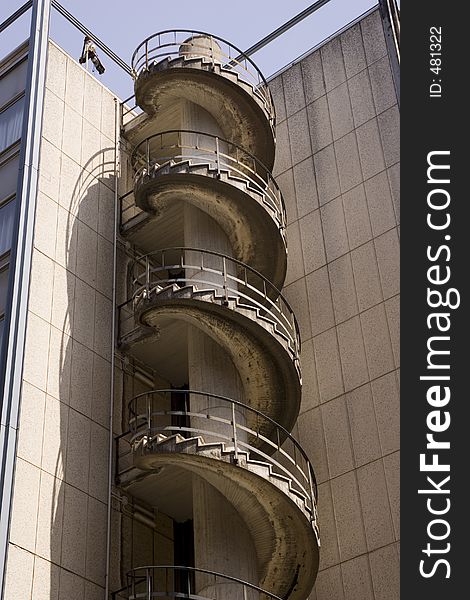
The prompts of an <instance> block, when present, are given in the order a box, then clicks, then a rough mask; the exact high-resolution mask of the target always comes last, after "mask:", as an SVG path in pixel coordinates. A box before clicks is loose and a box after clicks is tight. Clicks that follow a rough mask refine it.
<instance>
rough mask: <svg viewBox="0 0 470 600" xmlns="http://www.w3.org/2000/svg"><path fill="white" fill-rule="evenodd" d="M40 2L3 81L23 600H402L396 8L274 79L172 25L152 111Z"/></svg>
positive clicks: (7, 593)
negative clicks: (91, 68)
mask: <svg viewBox="0 0 470 600" xmlns="http://www.w3.org/2000/svg"><path fill="white" fill-rule="evenodd" d="M37 4H39V5H40V4H41V3H37ZM35 10H36V12H35V13H34V15H33V19H34V18H35V19H36V24H37V27H36V33H37V39H35V38H34V37H32V38H31V40H30V45H29V47H28V45H27V44H26V45H23V46H22V47H20V48H19V49H17V50H16V51H15V52H13V53H12V54H11V55H9V56H8V57H7V58H6V59H4V60H3V61H2V63H1V64H0V78H1V79H0V90H1V92H0V94H2V93H4V94H5V98H4V97H3V96H2V95H0V123H2V121H3V122H4V123H6V126H5V127H3V126H2V129H1V132H2V136H1V140H0V142H1V143H2V146H0V169H1V171H0V174H1V176H2V192H1V197H0V231H1V250H0V253H1V256H0V260H1V261H2V262H1V263H0V277H1V278H2V279H1V284H2V288H1V294H2V298H4V299H5V301H4V302H2V303H1V305H0V319H2V321H0V323H5V327H4V331H5V335H4V336H3V342H2V344H3V346H2V361H3V362H2V369H3V373H2V374H4V375H5V377H4V380H5V384H4V388H3V405H2V443H3V444H4V446H3V449H2V452H3V457H4V458H3V461H4V464H5V465H7V466H8V465H10V467H9V469H8V470H6V471H5V473H6V474H7V475H8V473H9V481H8V477H7V476H4V477H3V483H2V485H3V489H2V494H3V495H2V498H3V502H2V535H3V538H2V539H4V540H5V552H4V558H5V560H4V561H3V562H4V587H3V598H5V599H8V600H12V599H13V598H15V599H17V598H21V599H23V598H24V599H25V600H26V599H33V600H43V599H44V600H52V599H60V600H62V599H65V598H67V599H68V600H70V599H72V598H77V600H78V599H80V600H82V599H86V600H95V599H98V598H100V599H101V598H104V597H106V598H108V597H109V598H114V599H116V600H117V599H118V598H128V599H130V598H147V599H150V598H153V597H158V596H160V597H161V596H162V595H163V597H170V596H172V595H173V596H174V594H175V593H179V594H181V595H182V597H195V596H196V595H197V596H198V597H206V598H220V599H222V598H224V599H234V600H238V599H242V598H243V599H246V598H250V599H251V598H278V599H279V598H291V599H293V600H294V599H298V600H305V599H307V598H310V599H311V600H313V599H316V600H326V599H328V600H331V599H334V600H350V599H355V600H357V599H361V600H362V599H364V600H369V599H371V600H372V599H374V600H396V599H397V598H398V597H399V588H398V564H399V552H398V541H399V463H398V456H399V438H398V434H399V403H398V368H399V345H398V319H399V305H398V301H399V295H398V294H399V276H398V241H399V188H398V179H399V171H398V169H399V144H398V138H397V135H398V131H399V128H398V104H397V92H396V87H395V85H394V78H393V76H392V68H391V61H392V64H393V56H391V55H390V50H389V49H388V48H387V43H386V36H385V35H384V26H383V21H382V19H381V16H380V13H379V11H378V10H374V11H371V12H370V13H368V14H367V15H365V16H363V17H362V18H361V19H360V20H359V21H358V22H356V23H354V24H352V25H350V26H348V27H347V28H346V29H345V30H344V31H341V32H339V33H338V34H337V35H335V36H333V37H332V38H331V39H329V40H327V41H326V42H325V43H324V44H323V45H322V46H321V47H319V48H316V49H314V50H313V51H311V52H310V53H308V54H307V55H305V56H304V57H302V58H301V59H300V60H299V61H296V62H295V63H294V64H293V65H291V66H289V67H288V68H286V69H284V70H283V71H282V72H281V73H279V74H277V75H276V76H275V77H273V78H271V80H270V81H269V82H266V81H265V80H264V77H263V75H262V74H261V73H260V72H259V70H258V69H257V67H256V65H255V64H254V63H253V62H252V61H251V60H250V59H248V58H247V57H244V56H242V53H240V51H239V50H238V49H237V48H235V47H233V46H232V45H231V44H229V43H227V42H225V41H224V40H221V39H219V38H217V37H215V36H211V35H208V34H199V33H197V34H194V33H193V32H187V31H177V32H171V34H157V35H156V36H153V37H152V38H151V39H149V40H145V41H144V42H143V43H142V44H141V45H140V46H139V47H138V48H137V50H136V53H135V54H134V57H133V59H132V65H131V66H132V69H133V75H134V78H135V102H134V104H135V105H131V104H130V103H129V102H128V103H123V102H122V99H120V98H117V97H116V96H115V95H114V94H113V93H112V92H110V91H109V90H108V89H107V88H106V87H105V86H103V85H102V84H101V83H100V81H99V80H98V79H96V78H95V77H94V76H93V75H92V74H90V73H89V72H87V71H86V70H85V69H84V68H83V67H81V66H80V65H79V64H78V63H77V62H76V61H75V60H74V59H73V58H71V57H70V56H68V55H67V54H66V53H65V52H64V51H63V50H62V49H60V48H59V47H58V46H57V45H55V44H54V43H53V42H52V41H51V40H49V39H48V36H47V35H45V36H44V35H43V34H44V32H45V31H46V29H45V25H44V24H45V23H46V21H47V19H48V15H47V14H46V13H43V14H41V11H40V10H39V9H38V6H36V8H35ZM36 42H37V44H36ZM35 44H36V45H35ZM41 44H42V46H43V50H44V49H47V52H46V51H43V52H42V53H41V52H39V53H38V52H37V47H38V45H39V46H40V45H41ZM28 53H29V55H30V57H31V55H33V56H35V57H36V61H37V64H36V63H35V61H34V60H33V59H31V58H30V60H29V70H28V71H27V70H26V69H27V65H28V61H27V58H28ZM38 54H39V55H41V54H42V61H43V65H42V67H41V60H40V59H38V58H37V56H38ZM35 67H36V68H35ZM34 77H36V80H37V88H38V89H39V90H41V89H42V96H43V97H42V96H41V94H39V96H38V97H37V98H36V99H35V98H34V97H33V96H32V94H31V91H30V90H29V91H28V85H30V84H28V83H27V81H28V80H29V82H31V81H32V80H33V78H34ZM28 78H29V79H28ZM41 82H42V83H41ZM38 101H39V103H40V105H41V107H42V106H43V110H41V111H40V115H39V116H37V115H36V119H35V120H33V119H32V114H31V108H30V107H31V106H32V105H33V104H34V102H36V105H37V104H38ZM28 111H29V112H28ZM23 112H25V113H26V115H30V118H27V120H26V121H25V122H26V123H27V126H26V127H23V129H22V128H21V125H20V123H22V122H23V121H22V120H21V117H22V115H23ZM4 132H5V133H4ZM33 133H34V135H32V134H33ZM30 137H32V138H35V139H36V143H37V146H38V148H39V151H38V153H37V157H36V158H35V157H34V153H33V154H32V159H31V160H29V159H28V154H27V141H28V140H29V138H30ZM25 148H26V149H25ZM35 160H36V161H37V163H35ZM15 161H16V162H15ZM23 163H24V164H25V165H26V164H27V165H32V166H33V167H34V165H35V164H37V168H36V169H34V168H33V169H30V170H29V171H28V169H27V168H25V167H22V164H23ZM271 172H272V173H273V174H271ZM18 173H19V178H18V181H19V182H20V183H21V182H23V183H22V184H21V185H18V186H17V187H16V188H15V185H16V176H17V174H18ZM28 173H29V177H30V179H29V180H27V176H28ZM28 181H29V182H28ZM34 181H36V187H37V193H36V192H35V191H34V185H33V184H34ZM3 182H5V185H4V184H3ZM31 182H33V183H31ZM15 190H16V191H15ZM28 190H29V191H28ZM31 190H33V191H34V193H33V191H31ZM25 198H28V199H29V200H28V202H29V203H28V205H27V206H26V205H25V202H26V200H25ZM18 204H20V207H19V208H17V209H15V207H18ZM15 210H16V212H15ZM15 215H16V216H15ZM28 231H29V232H30V233H29V236H30V237H29V239H30V243H29V244H28ZM10 248H11V250H10ZM28 252H29V254H28ZM28 256H29V258H28ZM28 261H29V262H30V265H29V262H28ZM20 266H22V269H20ZM23 272H24V273H25V274H23V275H22V279H21V277H20V274H21V273H23ZM281 288H282V294H281V291H280V290H281ZM20 290H22V293H20ZM25 290H26V292H25ZM20 306H22V307H23V308H22V310H23V311H24V314H22V313H21V311H20V310H19V309H18V307H20ZM15 319H16V321H15ZM15 323H16V325H15ZM21 323H23V329H24V333H23V339H24V350H23V351H22V352H21V343H20V342H21V335H22V331H23V330H22V328H21V327H20V325H21ZM18 341H19V342H18ZM13 342H15V344H13ZM15 345H16V346H17V347H18V348H19V349H18V348H17V350H16V351H15V353H14V352H13V350H12V349H14V346H15ZM21 354H22V356H23V358H22V360H21V361H17V362H18V363H20V364H15V363H14V362H13V361H12V360H11V357H12V356H13V355H15V356H20V355H21ZM4 432H5V433H4ZM8 483H9V485H8ZM10 496H11V498H10ZM319 540H321V547H320V543H319Z"/></svg>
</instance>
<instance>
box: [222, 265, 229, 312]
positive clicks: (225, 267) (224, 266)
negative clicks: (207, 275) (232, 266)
mask: <svg viewBox="0 0 470 600" xmlns="http://www.w3.org/2000/svg"><path fill="white" fill-rule="evenodd" d="M222 270H223V277H224V297H225V304H228V290H227V263H226V260H225V256H224V257H223V258H222Z"/></svg>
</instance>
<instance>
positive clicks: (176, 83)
mask: <svg viewBox="0 0 470 600" xmlns="http://www.w3.org/2000/svg"><path fill="white" fill-rule="evenodd" d="M135 96H136V102H137V104H138V105H139V106H140V107H141V108H142V110H144V111H145V113H147V115H148V117H147V119H142V118H140V119H138V120H137V121H136V122H135V124H134V126H133V127H131V126H130V125H128V126H127V127H126V128H125V135H126V137H127V138H128V139H130V140H131V141H132V143H133V144H137V143H139V142H140V141H141V140H143V139H145V137H146V134H145V133H144V134H143V135H139V131H141V130H145V129H148V128H149V121H150V122H152V123H153V122H155V126H154V127H153V129H154V132H157V131H159V127H158V120H157V117H158V116H159V113H161V112H162V111H164V110H165V109H166V108H167V107H168V106H170V105H171V104H172V103H173V102H175V101H178V100H179V99H181V98H184V99H186V100H189V101H190V102H193V103H195V104H197V105H199V106H201V107H203V108H204V109H205V110H207V111H208V112H209V113H210V114H211V115H212V116H213V117H214V119H215V120H216V121H217V123H219V125H220V127H221V129H222V132H223V137H224V138H225V139H227V140H230V141H231V142H233V143H235V144H238V145H239V146H241V147H242V148H244V149H245V150H248V152H251V153H252V154H253V155H254V156H256V157H257V158H258V159H259V160H260V161H261V162H263V163H264V164H265V165H266V167H267V168H268V169H272V167H273V165H274V152H275V150H274V145H275V137H274V131H273V127H272V126H271V124H270V122H269V115H268V113H267V112H266V106H265V104H264V103H263V102H262V100H261V99H260V98H259V97H258V95H257V94H255V93H254V90H253V88H252V87H251V86H250V85H249V84H247V83H245V82H242V81H240V80H238V79H237V77H236V75H235V73H234V72H233V71H225V70H222V69H221V68H220V67H217V65H216V66H215V69H214V70H212V65H211V64H210V63H206V62H204V61H203V60H202V59H192V60H191V61H190V62H189V61H186V60H184V59H177V60H173V61H170V62H168V63H167V62H165V63H163V64H162V63H159V64H158V65H155V66H154V67H151V68H150V70H149V71H144V72H143V73H142V74H141V75H140V76H139V77H138V78H137V80H136V82H135Z"/></svg>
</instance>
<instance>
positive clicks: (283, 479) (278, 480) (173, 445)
mask: <svg viewBox="0 0 470 600" xmlns="http://www.w3.org/2000/svg"><path fill="white" fill-rule="evenodd" d="M134 451H139V452H141V453H143V454H153V453H155V454H171V453H175V452H176V453H181V454H192V455H197V456H201V457H204V458H210V459H214V460H220V461H224V462H230V463H236V464H238V466H239V467H240V468H244V469H247V470H248V471H250V472H251V473H253V474H255V475H257V476H258V477H262V478H263V479H265V480H268V481H269V482H270V483H271V484H272V485H274V486H275V487H276V488H278V489H279V490H281V491H282V492H283V493H284V494H286V495H287V496H289V497H290V498H291V500H292V501H293V502H295V504H296V505H297V506H298V507H299V508H300V510H302V512H304V514H306V515H307V516H309V518H310V517H311V515H312V511H311V508H310V507H309V506H308V499H307V498H306V496H305V495H304V494H302V493H301V492H300V491H299V490H297V489H296V488H295V487H294V486H293V484H292V480H291V479H289V477H287V476H285V475H281V474H279V473H275V472H273V465H272V464H271V463H269V462H265V461H260V460H255V459H252V458H250V454H249V452H247V451H244V450H239V451H238V453H235V449H234V448H233V446H232V447H227V445H226V443H225V442H206V441H205V440H204V437H203V436H194V437H190V438H185V437H183V436H182V435H180V434H171V435H168V436H166V435H165V434H162V433H159V434H158V435H157V436H155V437H154V438H152V439H148V438H147V437H146V436H143V438H142V440H139V441H138V442H135V444H134ZM236 454H237V455H236Z"/></svg>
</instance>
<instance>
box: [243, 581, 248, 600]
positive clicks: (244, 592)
mask: <svg viewBox="0 0 470 600" xmlns="http://www.w3.org/2000/svg"><path fill="white" fill-rule="evenodd" d="M243 600H247V597H246V585H245V584H243Z"/></svg>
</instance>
